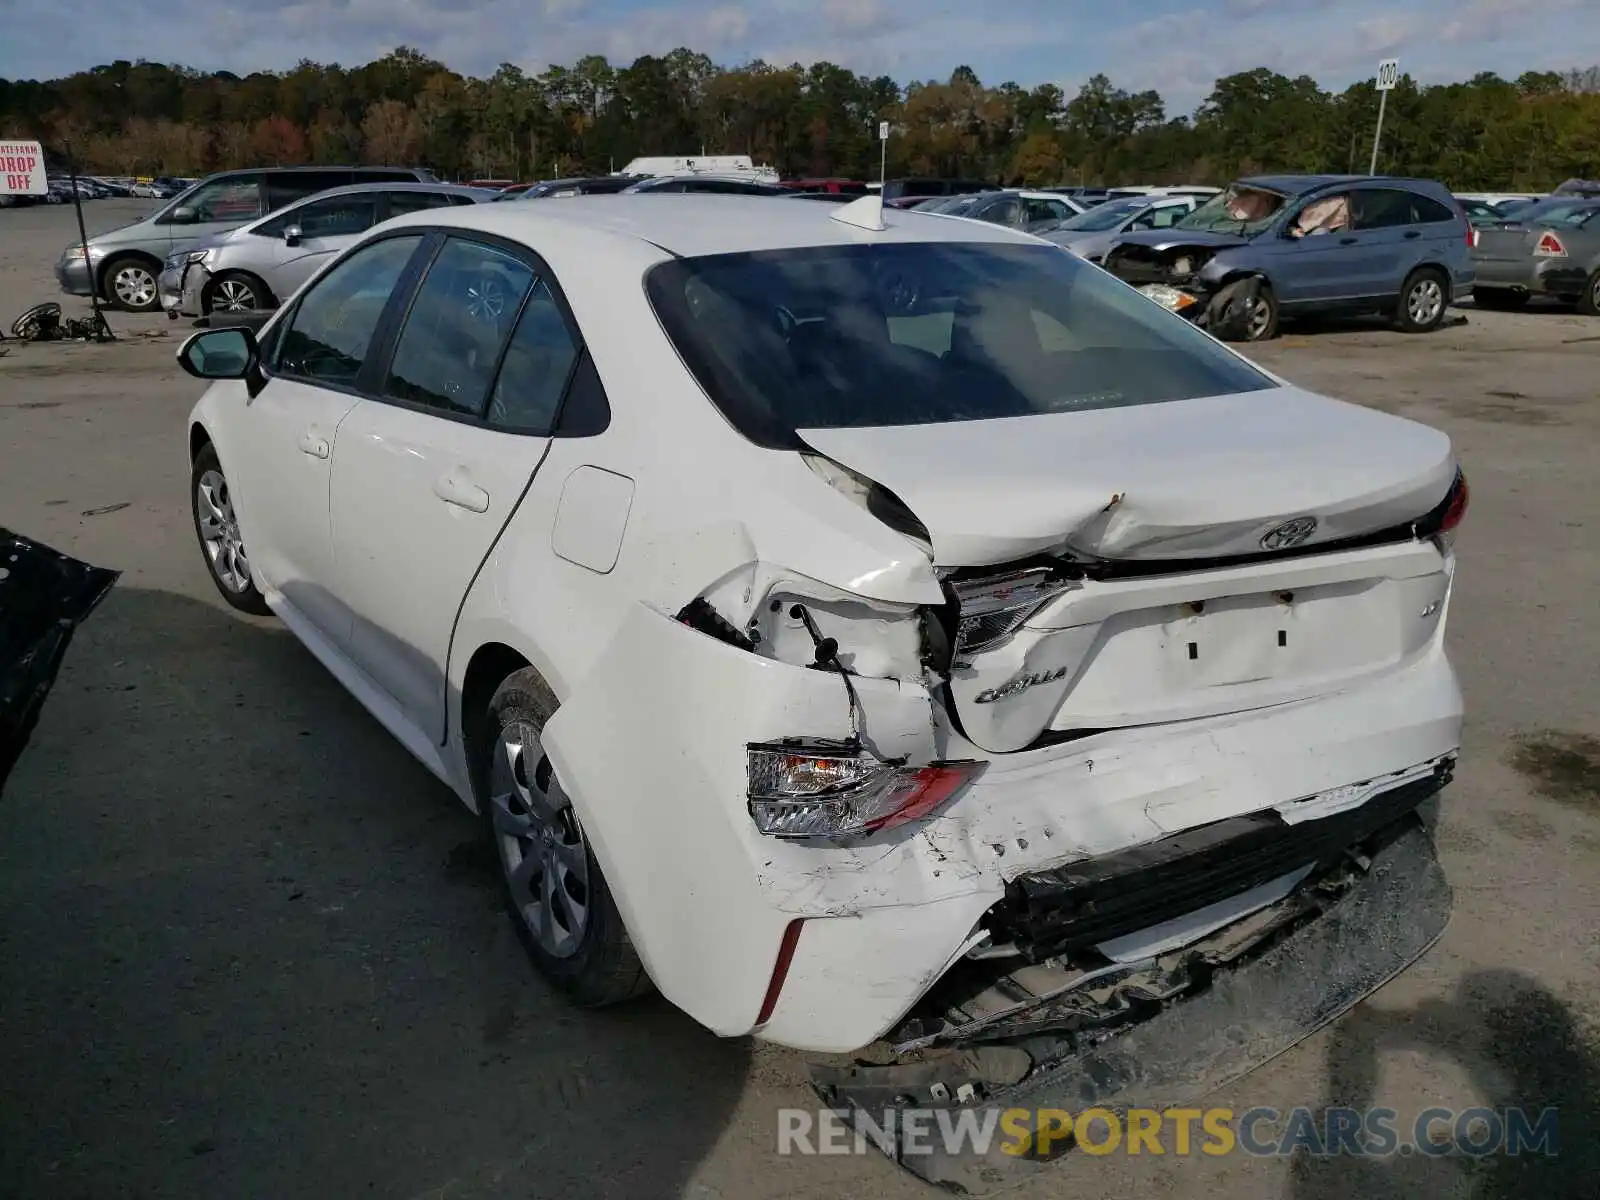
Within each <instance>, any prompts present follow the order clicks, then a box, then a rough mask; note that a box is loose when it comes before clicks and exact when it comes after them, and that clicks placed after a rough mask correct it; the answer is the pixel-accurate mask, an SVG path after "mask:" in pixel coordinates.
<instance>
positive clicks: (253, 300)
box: [205, 273, 268, 313]
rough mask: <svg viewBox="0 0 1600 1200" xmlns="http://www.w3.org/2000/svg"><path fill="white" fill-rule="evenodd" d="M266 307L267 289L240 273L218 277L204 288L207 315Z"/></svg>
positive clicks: (249, 310)
mask: <svg viewBox="0 0 1600 1200" xmlns="http://www.w3.org/2000/svg"><path fill="white" fill-rule="evenodd" d="M266 307H268V305H267V289H266V288H265V287H264V286H263V285H262V284H261V283H260V282H259V281H258V280H255V279H252V278H251V277H250V276H248V275H245V274H242V273H235V274H229V275H219V276H217V278H215V279H213V280H212V281H211V283H210V284H209V285H208V286H207V288H206V296H205V310H206V312H208V313H214V312H251V311H253V310H255V309H260V308H266Z"/></svg>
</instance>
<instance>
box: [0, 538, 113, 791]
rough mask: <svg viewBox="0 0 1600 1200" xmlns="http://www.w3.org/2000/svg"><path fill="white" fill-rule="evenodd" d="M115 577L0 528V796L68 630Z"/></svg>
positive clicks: (67, 638) (62, 652)
mask: <svg viewBox="0 0 1600 1200" xmlns="http://www.w3.org/2000/svg"><path fill="white" fill-rule="evenodd" d="M119 574H120V572H118V571H112V570H108V569H106V568H104V567H93V566H90V565H89V564H88V563H85V562H79V561H78V560H77V559H75V558H68V557H67V556H66V555H65V554H60V553H57V552H56V551H54V550H52V549H50V547H48V546H42V545H40V544H39V543H38V542H35V541H31V540H29V539H28V538H25V537H22V536H21V535H20V534H15V533H12V532H11V531H10V530H9V529H0V789H3V788H4V787H5V781H6V777H7V776H8V775H10V774H11V768H12V766H13V765H14V764H15V763H16V761H17V758H18V757H19V756H20V755H21V754H22V748H23V747H24V746H25V745H27V742H28V737H29V735H30V734H31V733H32V732H33V727H34V724H35V723H36V722H37V721H38V719H39V710H40V709H41V708H42V707H43V706H44V701H45V697H46V696H48V695H49V693H50V688H51V686H52V685H53V684H54V683H55V680H56V673H57V672H58V671H59V670H60V669H61V661H62V659H63V658H65V657H66V653H67V645H68V643H69V642H71V640H72V634H73V631H74V630H76V629H77V627H78V626H79V625H80V624H82V623H83V621H84V620H85V619H86V618H87V617H88V616H89V614H90V613H92V612H93V611H94V610H95V606H96V605H98V604H99V603H100V601H101V600H103V599H105V596H106V593H107V592H109V591H110V590H111V588H112V585H113V584H115V583H116V582H117V577H118V575H119Z"/></svg>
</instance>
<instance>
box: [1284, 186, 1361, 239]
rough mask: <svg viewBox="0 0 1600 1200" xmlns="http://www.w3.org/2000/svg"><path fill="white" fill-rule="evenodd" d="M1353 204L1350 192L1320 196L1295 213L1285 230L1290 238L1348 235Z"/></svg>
mask: <svg viewBox="0 0 1600 1200" xmlns="http://www.w3.org/2000/svg"><path fill="white" fill-rule="evenodd" d="M1350 222H1351V203H1350V194H1349V193H1348V192H1339V193H1338V194H1336V195H1333V196H1319V197H1318V198H1317V199H1315V200H1313V201H1311V202H1310V203H1309V204H1307V205H1305V206H1304V207H1303V208H1301V209H1300V211H1299V212H1297V213H1295V214H1294V216H1293V217H1291V218H1290V219H1289V224H1288V227H1287V228H1286V229H1285V230H1284V232H1285V233H1287V234H1288V235H1289V236H1290V237H1294V238H1306V237H1316V236H1318V235H1320V234H1327V233H1348V232H1349V230H1350Z"/></svg>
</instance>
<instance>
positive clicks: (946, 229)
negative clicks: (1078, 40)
mask: <svg viewBox="0 0 1600 1200" xmlns="http://www.w3.org/2000/svg"><path fill="white" fill-rule="evenodd" d="M838 210H839V206H836V205H832V204H784V203H781V202H780V200H779V198H777V197H771V196H718V195H692V194H691V195H665V196H663V195H659V194H658V195H653V196H652V195H633V196H628V195H614V196H573V197H570V198H562V199H555V200H523V201H516V202H513V203H509V204H474V205H470V206H467V207H462V208H451V209H430V210H428V211H427V212H423V213H413V214H409V215H407V216H404V217H401V218H399V219H398V220H397V221H395V222H392V223H390V224H391V225H399V224H408V225H450V226H456V227H459V228H462V229H474V230H479V231H482V232H484V233H492V234H498V235H499V236H500V237H504V238H510V239H512V240H513V241H518V242H523V243H526V244H527V245H528V246H531V247H532V248H533V249H534V250H536V251H537V250H541V248H542V247H544V246H547V245H549V244H550V242H551V241H552V239H556V240H559V239H560V238H562V237H563V236H564V235H565V234H568V233H572V232H576V231H578V230H582V231H584V232H586V233H589V234H591V235H592V234H599V235H601V236H603V237H606V238H614V239H616V240H617V241H618V242H626V243H633V244H635V245H641V244H648V245H652V246H655V247H657V248H659V249H661V250H666V251H668V252H670V253H672V254H676V255H680V256H682V257H685V258H693V257H696V256H699V255H703V254H735V253H741V252H746V251H753V250H784V249H789V248H791V247H798V246H845V245H855V244H860V243H872V242H1026V243H1031V242H1033V241H1034V240H1035V239H1033V238H1031V237H1029V236H1028V235H1027V234H1024V233H1021V232H1019V231H1016V230H1012V229H1007V228H1005V227H1003V226H1000V225H988V224H984V223H981V222H976V221H941V220H939V219H938V218H937V217H936V216H931V215H929V214H927V213H918V212H916V211H915V210H910V211H904V210H900V209H896V208H892V207H885V208H884V210H883V219H884V224H885V225H886V226H887V228H886V229H884V230H882V231H869V230H864V229H861V228H859V227H857V226H853V225H847V224H845V223H844V222H843V221H836V220H834V219H833V214H834V213H835V212H837V211H838Z"/></svg>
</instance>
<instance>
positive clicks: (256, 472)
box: [219, 234, 423, 644]
mask: <svg viewBox="0 0 1600 1200" xmlns="http://www.w3.org/2000/svg"><path fill="white" fill-rule="evenodd" d="M422 240H423V239H422V237H421V235H420V234H418V235H413V236H409V237H396V238H391V239H386V240H383V241H379V242H374V243H373V244H372V245H370V246H366V247H364V248H362V249H361V250H360V251H358V252H356V253H355V254H353V255H351V256H350V257H349V258H347V259H346V260H345V261H344V262H342V263H340V264H339V265H338V266H336V267H334V268H333V270H331V271H330V272H329V273H328V274H327V275H326V276H324V277H323V278H322V279H321V280H319V281H318V282H317V285H316V287H314V288H312V289H311V290H310V291H309V292H307V293H306V295H305V296H304V297H303V298H302V299H301V300H300V302H299V303H298V304H297V305H296V306H295V307H294V309H293V310H292V311H291V312H289V313H287V314H286V315H285V318H284V322H283V324H282V326H281V327H280V328H277V329H275V330H274V331H273V332H272V333H271V334H269V336H268V344H267V346H266V351H265V358H266V360H267V361H266V371H267V374H268V379H267V383H266V386H265V387H263V388H262V389H261V390H260V391H259V392H258V393H257V394H256V395H255V396H254V397H253V398H249V399H244V398H243V397H241V399H242V400H243V402H244V404H245V408H246V417H245V420H244V421H242V422H240V423H239V424H238V426H237V429H239V430H240V431H241V432H240V436H238V437H237V438H236V439H235V441H234V443H233V444H232V445H230V446H228V447H219V453H221V452H223V451H224V450H226V452H227V457H226V458H225V460H224V464H223V465H224V466H225V467H226V468H227V470H228V473H229V477H230V480H231V483H232V487H233V489H234V492H235V495H236V497H237V499H238V502H239V503H238V505H237V509H238V513H239V522H240V532H241V534H242V535H243V538H244V544H245V552H246V553H247V554H248V555H249V556H250V561H251V565H252V566H253V567H254V569H255V571H256V572H257V573H258V574H259V575H260V576H261V578H262V582H263V583H264V584H265V585H266V590H267V596H268V599H269V601H274V602H277V601H281V602H283V603H286V604H288V605H289V606H291V607H292V608H294V609H295V610H296V611H297V612H298V613H300V614H301V615H303V616H304V617H305V619H306V620H307V621H309V622H310V623H311V624H313V625H315V626H316V627H317V628H318V629H319V630H320V631H321V632H322V633H323V634H324V635H325V636H326V637H328V638H329V640H331V641H333V642H335V643H336V644H342V643H344V642H345V641H347V640H348V636H349V625H350V621H349V614H348V611H347V610H346V609H345V608H344V606H343V604H342V603H341V602H340V601H339V600H338V598H337V596H336V595H335V593H334V590H333V587H332V584H333V576H334V559H333V538H332V527H331V523H330V521H329V515H328V505H329V496H328V489H329V484H330V481H331V479H332V467H333V449H334V445H335V443H336V442H337V440H338V437H339V432H340V427H341V425H342V424H343V422H344V421H345V419H346V418H347V417H348V416H349V414H350V412H351V411H352V410H353V409H354V408H355V407H356V405H357V403H358V401H359V399H360V388H361V387H362V386H363V385H364V379H365V373H366V371H367V359H368V352H369V351H370V350H371V349H372V348H373V343H374V338H375V335H376V333H377V330H378V328H379V325H380V322H381V320H382V317H383V315H384V312H385V310H386V308H387V306H388V304H389V302H390V297H391V294H392V293H393V292H394V290H395V287H396V284H397V283H398V282H399V280H400V279H401V277H402V275H403V274H404V272H405V269H406V266H407V264H408V263H409V262H410V260H411V259H412V257H413V256H414V255H415V253H416V251H417V249H418V247H419V246H420V245H421V243H422Z"/></svg>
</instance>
